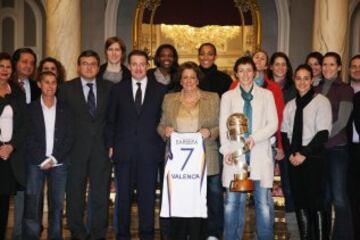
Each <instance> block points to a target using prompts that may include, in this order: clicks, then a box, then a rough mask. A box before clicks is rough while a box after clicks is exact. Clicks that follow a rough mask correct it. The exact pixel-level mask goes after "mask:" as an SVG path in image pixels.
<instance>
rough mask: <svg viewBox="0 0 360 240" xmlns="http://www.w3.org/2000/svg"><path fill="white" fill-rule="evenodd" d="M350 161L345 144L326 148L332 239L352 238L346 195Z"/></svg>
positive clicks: (326, 197)
mask: <svg viewBox="0 0 360 240" xmlns="http://www.w3.org/2000/svg"><path fill="white" fill-rule="evenodd" d="M349 161H350V154H349V149H348V147H347V146H336V147H333V148H331V149H328V150H327V178H326V180H327V182H326V196H325V200H326V205H327V206H328V207H329V206H331V204H334V206H335V223H334V228H333V237H332V239H339V240H342V239H349V240H350V239H353V228H352V221H351V210H350V204H349V199H348V196H347V182H346V179H347V173H348V165H349Z"/></svg>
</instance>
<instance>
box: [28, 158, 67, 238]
mask: <svg viewBox="0 0 360 240" xmlns="http://www.w3.org/2000/svg"><path fill="white" fill-rule="evenodd" d="M66 176H67V166H66V165H62V166H58V167H55V168H52V169H50V170H48V171H43V170H41V169H40V168H39V166H36V165H30V166H28V167H27V185H26V186H27V187H26V194H25V211H24V223H23V227H24V231H23V235H24V239H39V238H40V228H41V219H40V218H41V216H42V215H41V214H40V209H41V208H42V207H43V206H42V204H41V203H42V202H43V201H42V200H41V198H42V196H43V194H42V193H43V191H44V183H45V178H46V179H47V183H48V199H49V203H48V204H49V218H48V219H49V220H48V223H49V230H48V238H49V239H63V238H62V214H63V209H64V198H65V186H66Z"/></svg>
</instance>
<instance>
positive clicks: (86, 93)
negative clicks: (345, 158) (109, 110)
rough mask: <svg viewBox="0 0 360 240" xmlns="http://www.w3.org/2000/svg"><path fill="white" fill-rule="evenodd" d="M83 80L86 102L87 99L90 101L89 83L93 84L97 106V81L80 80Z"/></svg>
mask: <svg viewBox="0 0 360 240" xmlns="http://www.w3.org/2000/svg"><path fill="white" fill-rule="evenodd" d="M80 79H81V85H82V89H83V93H84V97H85V101H86V102H87V99H88V95H89V91H90V88H89V86H88V85H87V84H88V83H92V84H93V87H92V88H93V92H94V96H95V104H97V91H96V90H97V86H96V80H95V79H92V80H85V79H83V78H80Z"/></svg>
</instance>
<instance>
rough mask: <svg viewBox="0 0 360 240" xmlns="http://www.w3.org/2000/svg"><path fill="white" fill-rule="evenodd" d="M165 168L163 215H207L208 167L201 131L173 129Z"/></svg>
mask: <svg viewBox="0 0 360 240" xmlns="http://www.w3.org/2000/svg"><path fill="white" fill-rule="evenodd" d="M168 152H169V153H168V157H167V162H166V165H165V171H164V183H163V192H162V202H161V211H160V216H161V217H200V218H206V217H207V207H206V187H207V186H206V184H207V167H206V165H207V164H206V160H205V147H204V144H203V139H202V136H201V134H200V133H172V134H171V137H170V144H169V151H168Z"/></svg>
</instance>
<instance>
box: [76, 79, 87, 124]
mask: <svg viewBox="0 0 360 240" xmlns="http://www.w3.org/2000/svg"><path fill="white" fill-rule="evenodd" d="M75 81H76V83H75V90H74V92H75V94H74V95H75V98H76V102H77V103H79V104H80V109H83V110H84V113H85V114H87V115H88V117H89V118H91V116H90V113H89V108H88V105H87V102H86V99H85V96H84V91H83V87H82V83H81V79H80V78H78V79H77V80H75Z"/></svg>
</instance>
